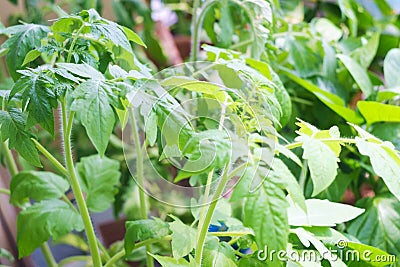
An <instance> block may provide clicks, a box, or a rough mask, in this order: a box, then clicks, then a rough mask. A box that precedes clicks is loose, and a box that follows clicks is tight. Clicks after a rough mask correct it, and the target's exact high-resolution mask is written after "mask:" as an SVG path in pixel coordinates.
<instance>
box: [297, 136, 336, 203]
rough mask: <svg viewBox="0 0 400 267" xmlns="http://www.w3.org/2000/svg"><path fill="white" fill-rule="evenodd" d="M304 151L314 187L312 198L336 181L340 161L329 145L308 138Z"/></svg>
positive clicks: (304, 142) (304, 144) (304, 143)
mask: <svg viewBox="0 0 400 267" xmlns="http://www.w3.org/2000/svg"><path fill="white" fill-rule="evenodd" d="M303 149H304V153H303V158H304V159H306V160H307V162H308V167H309V169H310V173H311V179H312V181H313V186H314V188H313V193H312V196H315V195H317V194H319V193H320V192H322V191H323V190H324V189H326V188H327V187H328V186H329V185H330V184H331V183H332V182H333V180H334V179H335V177H336V175H337V169H338V167H339V166H338V163H337V162H338V161H339V159H338V158H337V157H336V155H335V153H334V152H333V151H332V150H331V149H330V148H329V147H328V146H327V145H325V144H324V143H323V142H321V141H319V140H317V139H313V138H306V139H305V140H304V141H303Z"/></svg>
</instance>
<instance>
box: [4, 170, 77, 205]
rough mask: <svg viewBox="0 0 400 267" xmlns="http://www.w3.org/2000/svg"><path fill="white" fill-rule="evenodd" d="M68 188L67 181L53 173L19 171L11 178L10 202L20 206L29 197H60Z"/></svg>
mask: <svg viewBox="0 0 400 267" xmlns="http://www.w3.org/2000/svg"><path fill="white" fill-rule="evenodd" d="M68 188H69V183H68V181H67V180H66V179H64V178H62V177H60V176H58V175H56V174H54V173H51V172H44V171H42V172H37V171H25V172H20V173H19V174H17V175H16V176H14V177H13V178H12V180H11V183H10V191H11V197H10V202H11V203H12V204H14V205H17V206H21V205H23V204H24V203H26V202H27V200H29V198H31V199H33V200H36V201H41V200H45V199H53V198H60V197H61V196H62V195H64V193H65V191H67V190H68Z"/></svg>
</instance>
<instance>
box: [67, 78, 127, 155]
mask: <svg viewBox="0 0 400 267" xmlns="http://www.w3.org/2000/svg"><path fill="white" fill-rule="evenodd" d="M72 97H73V98H74V102H73V103H72V106H71V109H72V110H74V111H76V112H77V113H78V114H79V116H80V120H81V122H82V124H83V126H84V127H85V129H86V132H87V134H88V136H89V138H90V140H91V141H92V143H93V145H94V146H95V147H96V150H97V151H98V152H99V154H100V155H104V152H105V150H106V148H107V145H108V142H109V139H110V136H111V133H112V131H113V129H114V124H115V115H114V110H113V107H118V108H121V109H123V107H122V105H121V103H120V100H119V88H117V87H115V86H113V85H112V84H109V83H107V82H104V81H100V80H88V81H86V82H84V83H81V84H80V85H79V86H78V87H76V89H75V91H74V92H73V93H72Z"/></svg>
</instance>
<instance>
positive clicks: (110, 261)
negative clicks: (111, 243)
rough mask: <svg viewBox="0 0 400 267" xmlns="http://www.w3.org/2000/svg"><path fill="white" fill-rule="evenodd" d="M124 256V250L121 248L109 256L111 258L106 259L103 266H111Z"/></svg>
mask: <svg viewBox="0 0 400 267" xmlns="http://www.w3.org/2000/svg"><path fill="white" fill-rule="evenodd" d="M124 256H125V250H121V251H120V252H118V253H117V254H115V255H114V256H112V257H111V259H109V260H108V261H107V263H106V264H105V265H104V267H111V266H113V265H114V264H115V263H117V262H118V261H119V260H120V259H122V258H123V257H124Z"/></svg>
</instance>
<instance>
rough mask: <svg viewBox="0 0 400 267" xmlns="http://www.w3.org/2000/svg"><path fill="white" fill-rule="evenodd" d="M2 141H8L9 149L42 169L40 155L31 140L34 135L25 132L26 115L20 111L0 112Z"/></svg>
mask: <svg viewBox="0 0 400 267" xmlns="http://www.w3.org/2000/svg"><path fill="white" fill-rule="evenodd" d="M0 124H1V141H2V142H5V141H6V140H8V147H9V148H10V149H11V148H15V150H17V151H18V153H19V154H20V155H21V156H22V157H23V158H24V159H26V160H27V161H28V162H29V163H31V164H33V165H34V166H38V167H41V166H42V165H41V163H40V159H39V154H38V151H37V149H36V146H35V144H34V143H33V141H32V140H31V137H32V134H31V133H29V132H28V131H26V130H25V128H26V115H25V114H23V113H22V112H21V111H20V110H19V109H16V108H10V109H9V110H7V111H5V110H0Z"/></svg>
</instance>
